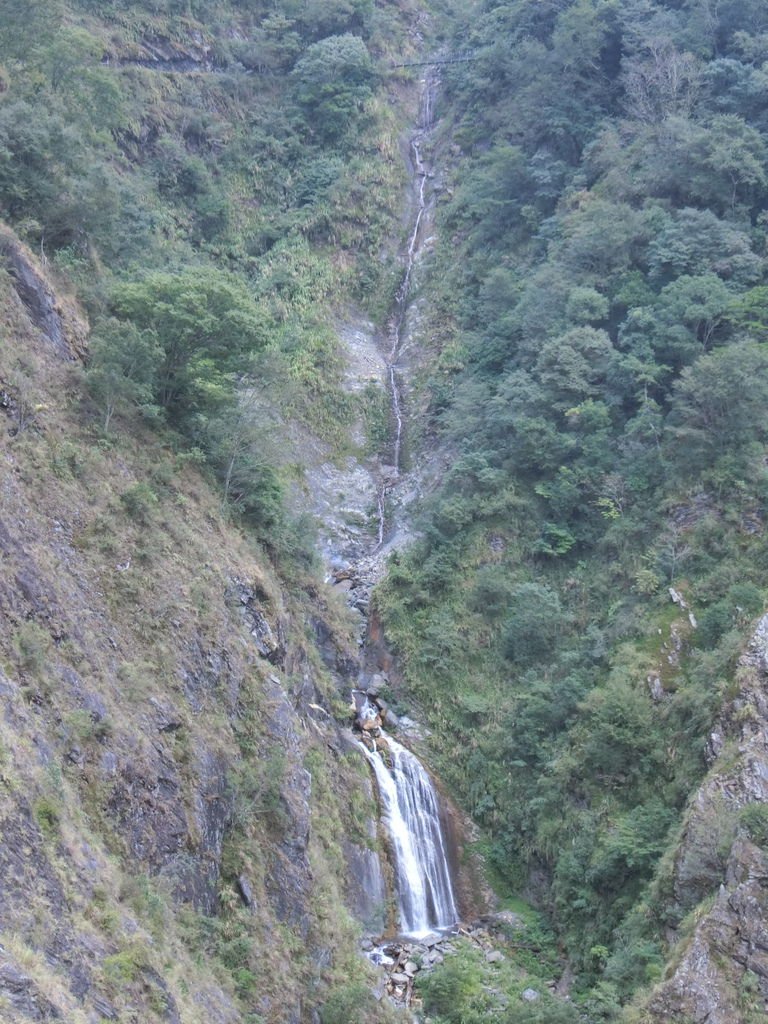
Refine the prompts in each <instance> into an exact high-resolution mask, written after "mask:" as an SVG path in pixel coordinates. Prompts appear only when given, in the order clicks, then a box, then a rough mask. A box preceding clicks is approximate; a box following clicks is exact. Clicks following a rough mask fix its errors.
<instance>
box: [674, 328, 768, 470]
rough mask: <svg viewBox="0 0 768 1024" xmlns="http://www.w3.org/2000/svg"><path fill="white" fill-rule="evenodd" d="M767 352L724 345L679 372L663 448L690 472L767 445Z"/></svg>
mask: <svg viewBox="0 0 768 1024" xmlns="http://www.w3.org/2000/svg"><path fill="white" fill-rule="evenodd" d="M766 405H768V351H767V350H766V349H765V348H764V347H763V346H762V345H756V344H753V343H745V344H741V345H729V346H728V347H727V348H722V349H718V350H716V351H715V352H711V353H709V354H708V355H705V356H702V357H701V359H699V360H697V362H695V363H694V365H693V366H691V367H688V368H687V369H685V370H683V373H682V374H681V377H680V380H679V382H678V384H677V385H676V387H675V392H674V397H673V400H672V407H671V410H670V414H669V417H668V419H667V422H666V425H665V435H666V448H667V451H668V454H669V455H670V457H671V459H672V461H673V463H674V465H675V466H677V467H678V469H680V470H683V471H685V472H686V473H691V472H693V471H695V470H697V469H698V470H701V469H702V468H704V467H706V466H708V465H711V464H712V463H713V462H714V461H716V459H717V458H719V457H721V456H723V455H725V454H726V453H729V452H730V453H736V454H743V453H744V452H745V451H748V450H749V448H750V446H751V445H752V444H753V443H754V442H765V441H766V440H768V420H767V419H766V415H765V410H766Z"/></svg>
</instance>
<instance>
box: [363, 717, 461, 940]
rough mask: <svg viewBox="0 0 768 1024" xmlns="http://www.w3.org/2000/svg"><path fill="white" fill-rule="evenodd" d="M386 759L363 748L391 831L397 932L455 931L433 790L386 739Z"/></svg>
mask: <svg viewBox="0 0 768 1024" xmlns="http://www.w3.org/2000/svg"><path fill="white" fill-rule="evenodd" d="M384 738H385V742H386V749H387V754H386V756H387V757H388V758H389V760H390V761H391V768H390V767H388V766H387V765H386V764H385V762H384V757H383V756H382V754H381V752H379V751H376V752H371V751H370V750H368V748H367V747H366V746H365V745H364V744H362V743H361V744H360V747H361V748H362V750H363V751H364V753H365V756H366V757H367V758H368V761H369V762H370V764H371V766H372V768H373V771H374V773H375V775H376V781H377V783H378V787H379V797H380V800H381V811H382V819H383V821H384V824H385V825H386V827H387V830H388V831H389V835H390V838H391V841H392V852H393V858H394V868H395V882H396V886H397V901H398V911H399V929H400V932H401V933H402V934H403V935H404V936H408V937H409V938H414V939H419V938H424V937H425V936H427V935H429V934H430V933H431V932H439V931H445V930H446V929H448V928H452V927H453V926H454V925H455V924H456V922H457V920H458V913H457V911H456V900H455V897H454V892H453V883H452V881H451V871H450V867H449V865H448V857H447V851H446V842H445V837H444V835H443V828H442V824H441V821H440V806H439V803H438V797H437V793H436V792H435V787H434V786H433V785H432V780H431V779H430V777H429V775H428V774H427V772H426V771H425V770H424V768H423V767H422V765H421V764H420V762H419V760H418V758H416V757H415V756H414V755H413V754H412V753H411V752H410V750H407V749H406V748H405V747H404V746H402V745H401V744H400V743H398V742H397V741H396V740H393V739H392V737H391V736H386V737H384Z"/></svg>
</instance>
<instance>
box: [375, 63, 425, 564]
mask: <svg viewBox="0 0 768 1024" xmlns="http://www.w3.org/2000/svg"><path fill="white" fill-rule="evenodd" d="M436 84H437V80H436V77H435V72H434V70H431V71H429V72H427V75H426V76H425V79H424V87H423V91H422V95H421V103H420V108H419V123H418V126H417V128H416V131H415V132H414V133H413V135H412V136H411V139H410V142H409V152H410V158H411V162H412V167H413V181H414V187H413V194H414V200H415V202H414V208H415V215H414V217H413V224H412V227H411V230H410V233H409V235H408V245H407V247H406V249H405V252H404V254H403V276H402V278H401V281H400V285H399V287H398V289H397V292H396V293H395V301H394V303H393V308H392V316H391V318H390V330H389V342H390V348H389V353H388V355H387V364H386V372H387V387H388V388H389V398H390V405H391V410H392V422H393V437H392V461H391V470H392V476H391V479H390V480H389V481H388V480H387V479H386V478H383V479H382V481H381V483H380V484H379V489H378V520H379V523H378V545H377V546H378V547H381V546H382V545H383V544H384V539H385V536H386V525H387V524H386V517H387V512H386V497H387V492H388V490H389V487H390V486H391V483H392V481H396V480H397V479H398V478H399V476H400V470H401V463H402V450H403V431H404V413H403V393H402V383H401V380H400V367H399V365H398V364H399V361H400V357H401V355H402V352H403V343H404V340H405V326H406V319H407V315H408V307H409V303H410V299H411V286H412V283H413V271H414V267H415V265H416V260H417V258H418V256H419V253H420V249H421V245H420V243H421V240H422V239H421V231H422V226H423V221H424V214H425V213H426V211H427V205H428V195H427V181H428V178H429V173H430V172H429V171H428V169H427V167H426V165H425V163H424V159H423V157H422V147H423V145H424V143H425V141H426V140H427V138H428V136H429V133H430V131H431V129H432V128H433V126H434V118H433V98H434V90H435V88H436Z"/></svg>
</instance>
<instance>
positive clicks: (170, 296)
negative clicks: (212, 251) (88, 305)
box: [111, 266, 266, 425]
mask: <svg viewBox="0 0 768 1024" xmlns="http://www.w3.org/2000/svg"><path fill="white" fill-rule="evenodd" d="M111 307H112V311H113V313H114V314H115V316H116V317H118V318H119V319H121V320H128V321H131V322H132V323H134V324H135V325H136V326H137V327H138V328H139V329H141V330H150V331H152V332H154V335H155V337H156V338H157V341H158V343H159V345H160V348H161V350H162V362H161V364H160V367H159V370H158V373H157V383H156V400H157V402H158V404H159V405H160V406H162V407H163V408H164V409H166V410H167V413H168V416H169V417H170V419H171V420H172V421H174V422H176V423H177V424H187V425H189V424H190V421H191V420H192V419H193V418H194V415H195V414H196V413H198V412H203V413H205V412H208V411H210V410H211V409H214V408H216V406H217V405H220V404H222V402H224V403H226V401H228V400H229V399H230V398H231V395H232V394H233V387H234V377H233V374H236V373H237V372H238V371H239V370H241V369H242V367H243V366H244V360H245V358H246V357H247V356H248V355H249V354H251V353H253V352H255V351H256V350H258V349H259V348H261V347H262V346H263V345H264V343H265V341H266V332H265V327H264V323H263V318H262V316H261V313H260V310H259V308H258V306H257V305H256V303H255V302H254V300H253V299H252V298H251V296H250V295H249V293H248V292H247V290H246V289H245V287H244V285H243V284H242V283H241V282H240V281H239V280H238V279H237V278H234V277H232V276H231V275H229V274H226V273H224V272H223V271H220V270H216V269H214V268H213V267H210V266H202V267H196V268H190V269H188V270H185V271H182V272H181V273H178V274H170V273H166V272H163V271H155V272H153V273H151V274H148V275H147V276H146V277H145V278H144V279H143V280H141V281H135V282H131V283H127V284H121V285H118V286H117V287H116V288H115V290H114V292H113V294H112V299H111Z"/></svg>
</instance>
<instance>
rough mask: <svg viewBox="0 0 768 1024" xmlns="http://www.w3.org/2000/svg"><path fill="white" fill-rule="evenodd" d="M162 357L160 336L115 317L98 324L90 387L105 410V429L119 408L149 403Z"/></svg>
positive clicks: (103, 410)
mask: <svg viewBox="0 0 768 1024" xmlns="http://www.w3.org/2000/svg"><path fill="white" fill-rule="evenodd" d="M161 359H162V351H161V348H160V345H159V344H158V341H157V337H156V336H155V334H154V332H153V331H151V330H143V331H142V330H139V329H138V327H136V326H135V325H134V324H132V323H125V322H123V321H120V320H117V319H115V318H114V317H108V318H105V319H103V320H101V321H99V322H97V323H96V325H95V326H94V329H93V333H92V334H91V341H90V362H89V365H88V387H89V389H90V391H91V394H92V395H93V397H94V398H95V399H96V402H97V403H98V405H99V408H100V409H101V412H102V415H103V417H104V421H103V425H104V430H105V432H108V431H109V427H110V424H111V422H112V417H113V415H114V414H115V412H116V410H117V409H118V408H120V407H121V406H123V407H129V406H131V405H133V406H142V405H149V404H150V402H151V401H152V397H153V394H154V390H155V378H156V375H157V371H158V368H159V366H160V362H161Z"/></svg>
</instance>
